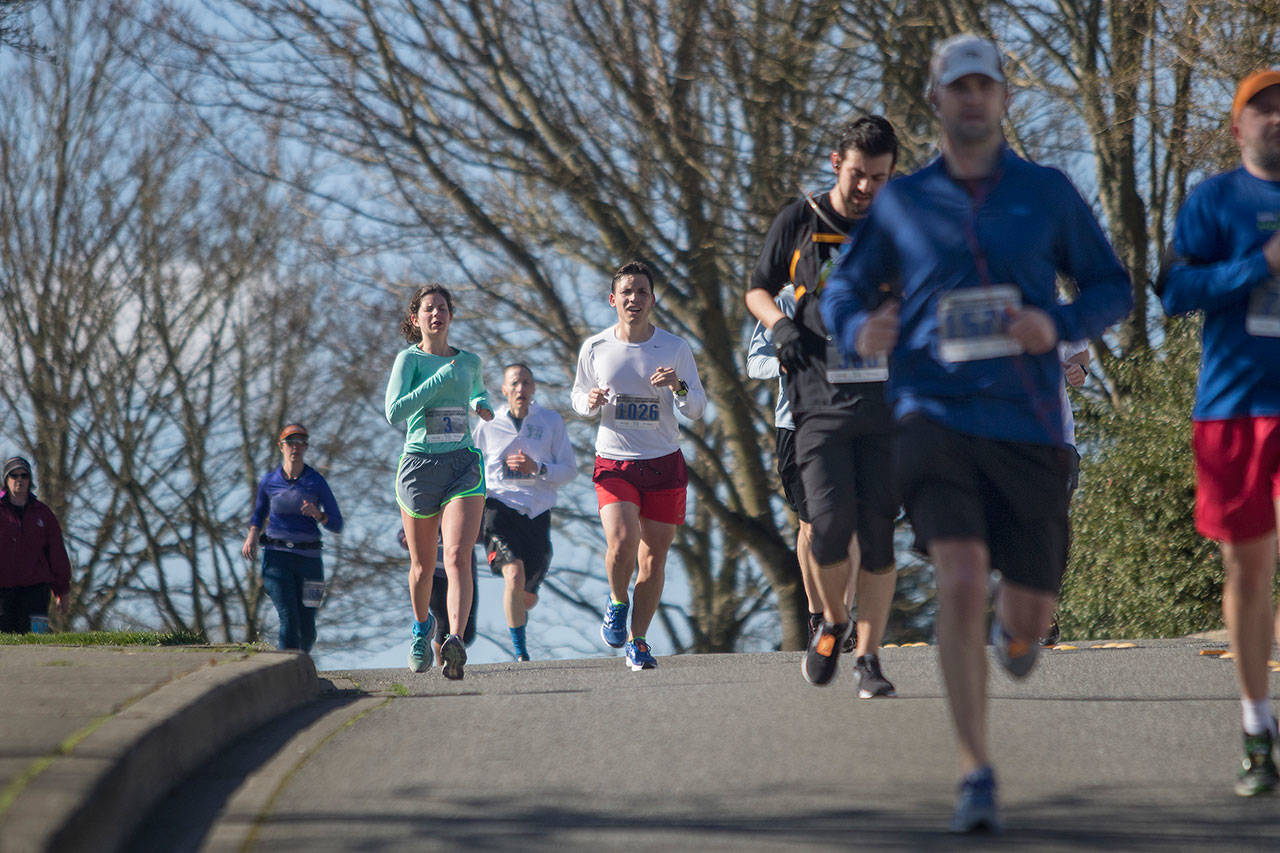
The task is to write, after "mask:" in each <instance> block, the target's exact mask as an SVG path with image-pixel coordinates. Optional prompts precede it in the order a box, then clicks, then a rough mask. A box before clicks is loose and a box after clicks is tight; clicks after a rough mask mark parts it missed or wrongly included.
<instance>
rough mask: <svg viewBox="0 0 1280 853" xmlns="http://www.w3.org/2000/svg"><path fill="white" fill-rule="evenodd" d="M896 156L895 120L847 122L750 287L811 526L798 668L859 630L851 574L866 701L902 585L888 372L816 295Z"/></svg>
mask: <svg viewBox="0 0 1280 853" xmlns="http://www.w3.org/2000/svg"><path fill="white" fill-rule="evenodd" d="M897 157H898V139H897V136H896V135H895V133H894V130H893V126H892V125H890V124H889V122H888V121H886V120H885V119H883V118H881V117H880V116H866V117H863V118H860V119H858V120H857V121H855V122H853V124H851V125H848V126H847V127H845V128H843V129H842V130H841V131H840V135H839V139H838V140H837V143H836V146H835V150H833V151H832V152H831V168H832V170H833V171H834V172H835V176H836V180H835V184H834V186H832V187H831V189H830V190H829V191H828V192H825V193H822V194H821V195H819V196H818V197H817V198H812V197H809V196H806V197H805V198H802V199H800V200H798V201H796V202H793V203H792V204H790V205H788V206H787V207H785V208H783V210H782V212H781V213H779V214H778V216H777V218H776V219H774V221H773V225H772V226H771V227H770V228H769V234H768V236H766V237H765V246H764V249H763V250H762V251H761V253H760V260H759V262H758V263H757V264H756V269H755V271H754V272H753V273H752V275H751V288H750V289H749V290H748V291H747V295H746V303H747V308H748V309H750V311H751V313H752V314H754V315H755V317H756V319H757V320H759V321H760V322H761V323H762V324H764V325H766V326H768V327H769V329H770V331H771V333H772V335H773V341H774V345H775V347H776V348H777V351H778V360H779V362H780V363H781V366H782V369H783V370H785V371H786V372H787V375H788V378H789V381H788V383H787V395H788V398H789V399H790V402H791V409H792V411H793V412H794V413H795V417H796V459H797V461H798V463H799V465H800V478H801V481H802V483H803V487H804V495H805V508H806V510H807V511H808V515H809V520H810V522H811V524H812V532H811V536H812V540H811V542H810V551H811V557H812V560H813V564H814V566H815V567H816V568H815V570H814V573H815V576H816V579H817V583H816V586H817V588H818V592H819V595H820V598H821V602H822V611H823V624H822V625H821V627H820V628H819V629H818V630H817V631H816V632H814V634H813V636H812V638H811V639H810V641H809V650H808V652H807V653H806V654H805V657H804V661H803V663H802V664H801V672H802V673H803V674H804V677H805V678H806V679H807V680H808V681H809V682H810V683H811V684H817V685H822V684H829V683H830V682H831V680H832V679H833V678H835V676H836V669H837V663H838V661H839V658H840V653H841V650H842V647H843V642H844V640H845V639H846V638H848V637H849V636H850V635H851V634H852V633H853V631H854V627H853V620H852V619H850V616H849V609H848V603H847V601H846V599H845V590H846V588H847V587H848V586H849V582H850V579H851V578H856V580H855V585H856V589H857V601H858V625H857V641H856V645H855V648H854V654H855V655H856V656H857V657H856V660H855V662H854V677H855V678H856V679H857V682H858V695H859V696H860V697H862V698H864V699H870V698H872V697H874V696H893V695H895V691H894V687H893V684H892V683H891V682H890V681H889V679H887V678H885V676H884V673H883V672H882V671H881V668H880V659H879V656H878V652H879V649H880V641H881V640H882V639H883V637H884V629H885V625H886V624H887V623H888V621H889V608H890V606H891V605H892V604H893V591H894V587H895V586H896V583H897V572H896V566H895V564H894V554H893V525H894V521H895V519H896V518H897V515H898V506H899V501H898V497H897V495H896V494H895V492H894V490H893V488H892V479H893V477H892V473H893V444H892V439H891V431H892V419H891V418H890V415H889V409H888V407H887V406H886V405H885V401H884V380H885V379H886V378H887V376H888V374H887V372H886V370H885V366H884V362H883V360H880V361H878V362H863V361H862V360H860V359H857V358H852V359H845V358H842V357H841V356H840V354H839V353H838V352H836V351H835V348H834V344H833V343H832V342H831V339H830V336H829V335H828V334H827V331H826V326H825V325H824V324H823V321H822V317H821V316H820V314H819V313H818V301H819V296H820V294H821V291H822V285H823V282H824V280H825V278H826V274H827V272H828V271H829V269H830V267H829V263H830V262H831V261H832V260H833V259H834V257H835V256H836V252H837V249H838V248H839V246H840V245H841V243H843V242H845V241H846V240H847V238H848V236H849V235H851V234H853V233H856V232H857V230H858V229H859V228H861V226H862V223H863V222H864V221H865V217H866V214H867V210H868V209H869V208H870V207H871V202H872V199H874V198H875V196H876V194H877V193H878V192H880V190H881V189H882V188H883V187H884V186H885V184H886V183H888V181H889V178H890V177H891V176H892V175H893V168H894V165H895V163H896V162H897ZM788 280H791V281H793V282H794V283H795V293H796V299H797V304H796V312H795V319H791V318H789V317H787V316H786V314H785V313H784V312H783V311H782V310H781V309H780V308H779V307H778V306H777V305H776V304H775V303H774V299H775V297H776V296H777V295H778V293H779V292H781V290H782V288H783V286H784V285H785V284H786V283H787V281H788ZM855 532H856V533H857V541H856V544H855V545H854V546H852V547H851V544H850V540H852V539H853V538H854V533H855Z"/></svg>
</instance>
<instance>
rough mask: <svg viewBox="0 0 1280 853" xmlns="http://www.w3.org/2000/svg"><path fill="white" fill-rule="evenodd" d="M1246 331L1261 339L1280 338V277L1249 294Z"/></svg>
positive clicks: (1245, 318)
mask: <svg viewBox="0 0 1280 853" xmlns="http://www.w3.org/2000/svg"><path fill="white" fill-rule="evenodd" d="M1244 330H1245V331H1246V332H1248V333H1249V334H1251V335H1255V336H1257V337H1260V338H1280V276H1276V277H1275V278H1273V279H1271V280H1270V281H1268V282H1267V283H1266V284H1261V285H1258V286H1257V287H1255V288H1254V289H1253V293H1251V294H1249V312H1248V313H1247V314H1245V317H1244Z"/></svg>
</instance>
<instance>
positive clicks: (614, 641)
mask: <svg viewBox="0 0 1280 853" xmlns="http://www.w3.org/2000/svg"><path fill="white" fill-rule="evenodd" d="M600 639H602V640H604V642H605V645H607V646H610V647H611V648H615V649H620V648H622V647H623V646H624V645H625V644H626V642H627V603H626V602H625V601H624V602H622V603H621V604H618V603H617V602H615V601H613V600H612V599H610V600H609V606H608V607H606V608H605V611H604V624H603V625H601V626H600Z"/></svg>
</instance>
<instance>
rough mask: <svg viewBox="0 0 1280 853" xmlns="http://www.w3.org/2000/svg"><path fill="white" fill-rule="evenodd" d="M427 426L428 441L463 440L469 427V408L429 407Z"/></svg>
mask: <svg viewBox="0 0 1280 853" xmlns="http://www.w3.org/2000/svg"><path fill="white" fill-rule="evenodd" d="M425 426H426V434H427V436H426V440H427V441H431V442H441V441H461V440H462V437H463V435H465V434H466V429H467V410H466V408H464V407H462V406H439V407H437V408H434V409H427V418H426V424H425Z"/></svg>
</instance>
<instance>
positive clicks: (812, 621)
mask: <svg viewBox="0 0 1280 853" xmlns="http://www.w3.org/2000/svg"><path fill="white" fill-rule="evenodd" d="M821 627H822V614H821V613H810V614H809V642H811V643H812V642H813V635H814V634H816V633H818V629H819V628H821Z"/></svg>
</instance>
